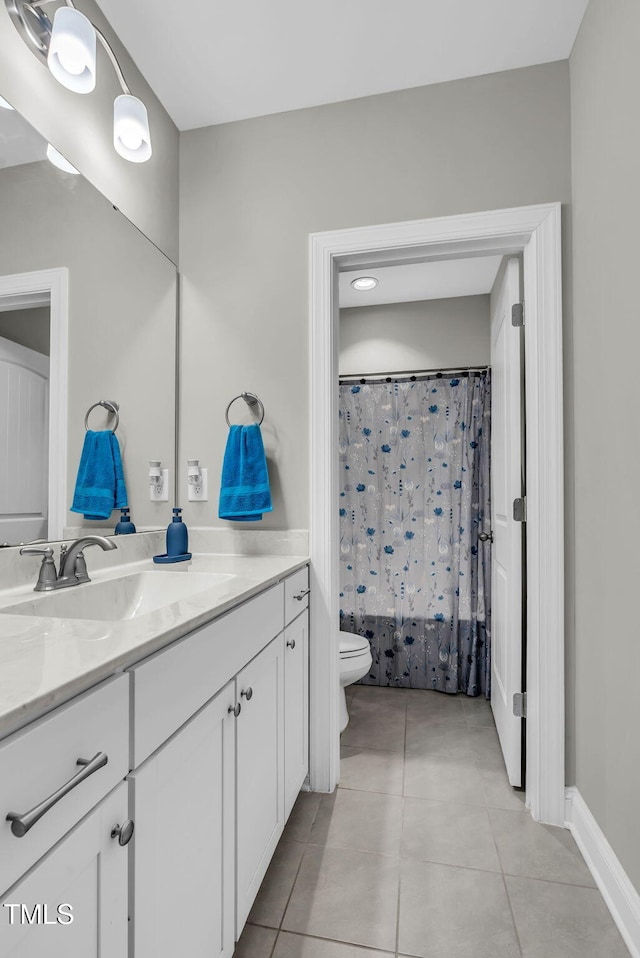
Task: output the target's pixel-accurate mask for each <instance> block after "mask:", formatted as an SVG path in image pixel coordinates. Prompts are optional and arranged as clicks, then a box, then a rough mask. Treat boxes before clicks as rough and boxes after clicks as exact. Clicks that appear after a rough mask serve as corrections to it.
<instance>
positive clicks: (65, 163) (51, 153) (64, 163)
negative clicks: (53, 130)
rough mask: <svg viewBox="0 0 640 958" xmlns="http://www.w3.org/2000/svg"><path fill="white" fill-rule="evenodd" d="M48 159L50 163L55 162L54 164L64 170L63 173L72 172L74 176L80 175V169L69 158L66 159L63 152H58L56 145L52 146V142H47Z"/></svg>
mask: <svg viewBox="0 0 640 958" xmlns="http://www.w3.org/2000/svg"><path fill="white" fill-rule="evenodd" d="M47 159H48V160H49V162H50V163H53V165H54V166H57V167H58V169H59V170H62V172H63V173H72V174H73V175H74V176H80V170H76V168H75V166H72V165H71V163H69V160H67V159H65V157H64V156H63V155H62V153H58V151H57V150H56V148H55V146H51V144H50V143H47Z"/></svg>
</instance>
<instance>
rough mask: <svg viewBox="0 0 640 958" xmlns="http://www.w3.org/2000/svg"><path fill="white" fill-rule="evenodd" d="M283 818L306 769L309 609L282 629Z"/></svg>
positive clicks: (294, 798) (289, 807)
mask: <svg viewBox="0 0 640 958" xmlns="http://www.w3.org/2000/svg"><path fill="white" fill-rule="evenodd" d="M284 640H285V651H284V817H285V821H286V819H287V818H288V817H289V814H290V813H291V809H292V808H293V806H294V804H295V800H296V798H297V797H298V793H299V791H300V789H301V787H302V783H303V782H304V780H305V778H306V777H307V772H308V771H309V612H308V611H305V612H303V613H302V614H301V615H299V616H298V617H297V619H294V620H293V622H291V624H290V625H288V626H287V627H286V629H285V630H284Z"/></svg>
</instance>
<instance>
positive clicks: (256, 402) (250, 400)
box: [224, 393, 264, 428]
mask: <svg viewBox="0 0 640 958" xmlns="http://www.w3.org/2000/svg"><path fill="white" fill-rule="evenodd" d="M236 399H244V401H245V402H246V404H247V405H248V406H260V410H261V415H260V420H259V422H258V425H259V426H261V425H262V423H263V422H264V404H263V402H262V400H261V399H258V397H257V396H256V395H255V393H240V394H239V395H238V396H234V397H233V399H232V400H231V402H230V403H229V405H228V406H227V408H226V410H225V414H224V418H225V419H226V420H227V426H229V428H231V423H230V422H229V410H230V409H231V406H232V405H233V403H234V402H235V401H236Z"/></svg>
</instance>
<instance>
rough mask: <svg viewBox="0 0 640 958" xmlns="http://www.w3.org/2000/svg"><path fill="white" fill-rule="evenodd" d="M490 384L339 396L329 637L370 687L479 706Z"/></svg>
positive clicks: (483, 672) (483, 679) (472, 376)
mask: <svg viewBox="0 0 640 958" xmlns="http://www.w3.org/2000/svg"><path fill="white" fill-rule="evenodd" d="M490 415H491V384H490V374H489V372H481V373H469V375H466V376H464V377H463V376H460V377H454V378H448V379H445V378H440V377H429V378H425V379H421V380H419V381H416V382H409V381H406V382H405V381H401V382H391V383H387V382H373V383H367V384H365V385H352V384H342V385H341V386H340V440H339V445H340V473H341V478H340V483H341V485H340V560H341V561H340V604H341V610H340V628H341V629H343V630H345V631H347V632H357V633H359V634H361V635H363V636H366V638H368V639H369V642H370V644H371V652H372V657H373V665H372V668H371V671H370V673H369V675H368V676H366V677H365V678H364V679H363V680H362V681H363V682H364V683H366V684H369V685H391V686H402V687H406V688H419V689H437V690H439V691H442V692H452V693H453V692H464V693H466V694H467V695H481V694H483V695H486V697H487V698H489V695H490V678H491V664H490V634H491V626H490V606H491V602H490V598H491V597H490V588H491V564H490V558H491V556H490V544H489V542H486V543H482V542H479V540H478V534H479V533H480V532H482V531H486V532H489V530H490V518H491V503H490V473H489V469H490Z"/></svg>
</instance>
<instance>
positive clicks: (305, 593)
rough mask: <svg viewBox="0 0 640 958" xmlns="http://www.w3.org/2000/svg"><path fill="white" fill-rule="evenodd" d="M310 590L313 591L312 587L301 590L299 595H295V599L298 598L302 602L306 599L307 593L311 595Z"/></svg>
mask: <svg viewBox="0 0 640 958" xmlns="http://www.w3.org/2000/svg"><path fill="white" fill-rule="evenodd" d="M310 592H311V589H305V590H304V592H300V593H299V595H294V597H293V598H294V599H297V600H298V602H302V600H303V599H304V597H305V595H309V593H310Z"/></svg>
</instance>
